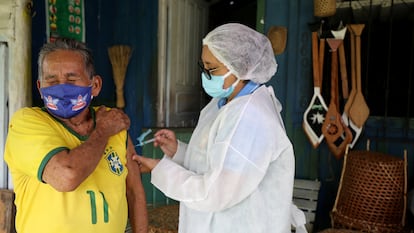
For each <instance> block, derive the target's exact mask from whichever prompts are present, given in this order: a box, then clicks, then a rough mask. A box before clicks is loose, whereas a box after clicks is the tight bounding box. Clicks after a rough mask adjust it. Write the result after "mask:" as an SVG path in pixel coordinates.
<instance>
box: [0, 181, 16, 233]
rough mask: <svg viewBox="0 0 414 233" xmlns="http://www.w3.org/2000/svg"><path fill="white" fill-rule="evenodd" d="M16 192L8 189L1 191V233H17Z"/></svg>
mask: <svg viewBox="0 0 414 233" xmlns="http://www.w3.org/2000/svg"><path fill="white" fill-rule="evenodd" d="M15 214H16V207H15V206H14V192H13V191H12V190H8V189H0V233H15V232H16V230H15V227H14V217H15Z"/></svg>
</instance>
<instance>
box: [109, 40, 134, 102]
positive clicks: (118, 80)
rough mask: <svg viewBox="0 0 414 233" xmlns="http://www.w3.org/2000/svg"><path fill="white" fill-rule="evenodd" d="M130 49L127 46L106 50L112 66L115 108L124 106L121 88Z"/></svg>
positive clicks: (117, 46) (116, 46)
mask: <svg viewBox="0 0 414 233" xmlns="http://www.w3.org/2000/svg"><path fill="white" fill-rule="evenodd" d="M131 53H132V49H131V47H129V46H128V45H114V46H111V47H109V48H108V54H109V60H110V62H111V65H112V72H113V78H114V81H115V87H116V94H117V104H116V105H117V107H119V108H123V107H124V106H125V103H124V99H123V87H124V80H125V74H126V71H127V67H128V63H129V59H130V57H131Z"/></svg>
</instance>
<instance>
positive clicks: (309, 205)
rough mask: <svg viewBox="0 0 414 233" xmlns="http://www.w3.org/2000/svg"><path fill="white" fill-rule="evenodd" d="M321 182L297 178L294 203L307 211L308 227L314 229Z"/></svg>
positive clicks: (294, 188)
mask: <svg viewBox="0 0 414 233" xmlns="http://www.w3.org/2000/svg"><path fill="white" fill-rule="evenodd" d="M320 187H321V182H320V181H318V180H306V179H295V182H294V186H293V203H295V205H296V206H297V207H298V208H299V209H300V210H302V211H303V212H304V213H305V218H306V229H307V230H308V232H312V231H313V224H314V222H315V216H316V206H317V202H318V195H319V189H320Z"/></svg>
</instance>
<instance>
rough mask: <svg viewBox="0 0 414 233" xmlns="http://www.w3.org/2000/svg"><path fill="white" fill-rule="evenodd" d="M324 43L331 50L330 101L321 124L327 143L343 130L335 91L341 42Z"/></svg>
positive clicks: (338, 135) (332, 141)
mask: <svg viewBox="0 0 414 233" xmlns="http://www.w3.org/2000/svg"><path fill="white" fill-rule="evenodd" d="M326 42H328V45H329V47H330V49H331V56H332V61H331V101H330V103H329V107H328V112H327V113H326V116H325V120H324V122H323V124H322V133H323V135H324V136H325V138H326V141H327V142H328V143H331V144H333V143H335V141H336V140H337V139H338V138H339V137H340V136H341V135H342V133H343V131H344V129H343V127H342V123H341V114H340V113H339V108H338V104H337V103H338V100H337V89H338V53H337V49H338V47H339V45H340V44H341V43H342V40H338V39H334V38H327V39H326Z"/></svg>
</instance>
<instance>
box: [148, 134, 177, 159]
mask: <svg viewBox="0 0 414 233" xmlns="http://www.w3.org/2000/svg"><path fill="white" fill-rule="evenodd" d="M154 138H155V141H154V146H155V147H157V146H159V147H160V148H161V150H162V151H163V152H164V154H166V155H167V156H169V157H171V158H172V157H173V156H174V155H175V153H176V152H177V147H178V142H177V138H176V136H175V133H174V132H173V131H171V130H168V129H161V130H158V131H157V132H156V133H155V134H154Z"/></svg>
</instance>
